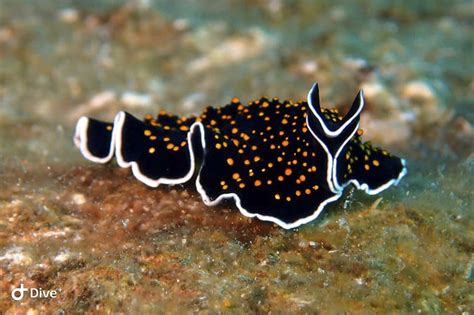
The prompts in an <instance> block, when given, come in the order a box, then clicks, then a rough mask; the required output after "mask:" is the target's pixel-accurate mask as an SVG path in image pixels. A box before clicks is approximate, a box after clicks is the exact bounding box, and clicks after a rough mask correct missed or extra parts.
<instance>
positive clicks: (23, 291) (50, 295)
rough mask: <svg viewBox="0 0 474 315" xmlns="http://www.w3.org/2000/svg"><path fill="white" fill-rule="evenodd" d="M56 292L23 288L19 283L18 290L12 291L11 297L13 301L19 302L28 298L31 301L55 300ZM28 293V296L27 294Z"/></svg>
mask: <svg viewBox="0 0 474 315" xmlns="http://www.w3.org/2000/svg"><path fill="white" fill-rule="evenodd" d="M58 291H60V290H59V289H58V290H44V289H42V288H39V289H38V288H25V286H24V284H23V283H21V284H20V287H19V288H15V289H13V290H12V293H11V296H12V299H14V300H15V301H21V300H23V298H25V295H26V297H30V298H32V299H55V298H56V297H57V296H58ZM27 293H29V294H27Z"/></svg>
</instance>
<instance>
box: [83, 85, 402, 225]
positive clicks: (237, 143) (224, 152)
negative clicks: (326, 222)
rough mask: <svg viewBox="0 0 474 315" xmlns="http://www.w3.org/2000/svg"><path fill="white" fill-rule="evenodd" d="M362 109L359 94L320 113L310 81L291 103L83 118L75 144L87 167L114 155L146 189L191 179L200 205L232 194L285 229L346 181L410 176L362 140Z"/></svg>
mask: <svg viewBox="0 0 474 315" xmlns="http://www.w3.org/2000/svg"><path fill="white" fill-rule="evenodd" d="M363 107H364V97H363V93H362V91H360V92H359V93H358V95H357V97H356V98H355V100H354V102H353V104H352V106H351V108H350V110H349V112H348V113H347V114H346V115H345V116H344V117H341V116H340V115H339V113H338V111H337V110H336V109H324V108H321V107H320V104H319V91H318V85H317V84H314V85H313V87H312V88H311V90H310V91H309V93H308V98H307V101H303V102H296V103H294V102H291V101H283V102H280V100H279V99H278V98H273V99H267V98H261V99H259V100H256V101H252V102H250V103H249V104H248V105H243V104H242V103H241V102H240V101H239V99H237V98H234V99H232V101H231V103H230V104H228V105H226V106H224V107H221V108H213V107H208V108H206V109H205V110H204V112H203V113H202V114H201V115H200V116H197V117H194V116H193V117H181V118H180V117H178V116H175V115H171V114H169V113H165V112H160V113H159V114H158V116H157V117H153V116H151V115H147V116H145V119H144V120H143V121H141V120H138V119H137V118H135V117H133V116H132V115H130V114H128V113H126V112H119V113H118V114H117V116H116V117H115V120H114V122H113V123H107V122H102V121H99V120H95V119H92V118H87V117H81V118H80V119H79V121H78V123H77V126H76V132H75V135H74V142H75V144H76V146H77V147H78V148H79V149H80V150H81V152H82V154H83V155H84V157H85V158H86V159H88V160H90V161H93V162H97V163H107V162H109V161H111V160H112V158H113V156H114V155H115V158H116V160H117V163H118V165H119V166H121V167H131V168H132V172H133V174H134V175H135V177H136V178H137V179H139V180H140V181H142V182H143V183H145V184H146V185H148V186H151V187H157V186H158V185H160V184H168V185H174V184H182V183H185V182H187V181H189V180H191V179H193V178H195V183H196V188H197V191H198V192H199V194H200V195H201V197H202V199H203V201H204V203H205V204H206V205H215V204H217V203H219V202H220V201H221V200H223V199H229V198H232V199H234V201H235V204H236V206H237V207H238V209H239V210H240V212H241V213H242V214H243V215H245V216H248V217H257V218H258V219H260V220H264V221H271V222H274V223H276V224H278V225H279V226H281V227H283V228H285V229H291V228H295V227H298V226H300V225H301V224H305V223H308V222H310V221H312V220H314V219H315V218H317V217H318V215H319V214H320V213H321V211H322V210H323V209H324V207H325V206H326V205H327V204H328V203H330V202H333V201H335V200H337V199H338V198H340V197H341V195H342V192H343V190H344V188H345V187H346V186H348V185H349V184H353V185H354V186H355V187H356V188H358V189H361V190H363V191H365V192H366V193H368V194H371V195H372V194H377V193H379V192H381V191H383V190H385V189H386V188H388V187H390V186H391V185H396V184H398V182H399V181H400V179H401V178H402V177H403V176H404V175H405V174H406V172H407V170H406V165H405V164H406V163H405V160H403V159H400V158H398V157H396V156H393V155H392V154H390V153H389V152H388V151H386V150H384V149H380V148H376V147H373V146H372V145H371V144H370V143H368V142H365V143H364V142H362V138H361V136H362V131H361V130H360V129H359V121H360V113H361V111H362V109H363ZM199 161H200V162H201V163H199ZM196 174H197V176H194V175H196Z"/></svg>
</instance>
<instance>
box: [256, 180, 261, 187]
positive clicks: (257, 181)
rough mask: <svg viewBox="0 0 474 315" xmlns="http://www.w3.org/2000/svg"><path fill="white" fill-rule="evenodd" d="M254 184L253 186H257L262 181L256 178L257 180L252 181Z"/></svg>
mask: <svg viewBox="0 0 474 315" xmlns="http://www.w3.org/2000/svg"><path fill="white" fill-rule="evenodd" d="M254 185H255V187H258V186H260V185H262V181H260V180H258V179H257V180H256V181H255V182H254Z"/></svg>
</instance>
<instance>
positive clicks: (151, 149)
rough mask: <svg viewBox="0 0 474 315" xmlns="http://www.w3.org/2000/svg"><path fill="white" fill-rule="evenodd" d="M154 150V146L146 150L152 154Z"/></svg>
mask: <svg viewBox="0 0 474 315" xmlns="http://www.w3.org/2000/svg"><path fill="white" fill-rule="evenodd" d="M155 151H156V149H155V148H149V149H148V152H149V153H150V154H153V153H155Z"/></svg>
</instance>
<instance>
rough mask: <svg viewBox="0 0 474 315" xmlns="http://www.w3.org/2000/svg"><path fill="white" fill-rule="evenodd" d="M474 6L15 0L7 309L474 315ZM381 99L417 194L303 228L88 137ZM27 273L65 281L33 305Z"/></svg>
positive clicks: (4, 86)
mask: <svg viewBox="0 0 474 315" xmlns="http://www.w3.org/2000/svg"><path fill="white" fill-rule="evenodd" d="M473 21H474V5H473V3H472V1H469V0H466V1H462V0H459V1H447V0H433V1H422V2H417V1H405V0H398V1H385V0H371V1H369V0H360V1H339V2H334V1H310V0H288V1H283V0H253V1H252V0H244V1H233V0H226V1H210V0H200V1H197V0H182V1H164V0H156V1H152V0H136V1H109V0H101V1H96V0H82V1H52V0H51V1H50V0H44V1H27V0H25V1H14V0H0V288H1V290H0V312H2V311H3V312H5V313H8V314H14V313H15V312H17V313H18V312H19V313H22V312H26V311H30V312H32V313H29V314H39V313H41V312H51V311H66V312H85V311H91V312H98V313H101V312H119V311H122V312H126V313H129V312H138V311H140V312H150V313H156V312H158V313H160V312H166V311H170V312H182V311H201V310H208V311H211V312H214V311H215V312H222V311H226V310H227V311H232V310H233V311H242V312H253V313H267V312H270V311H273V312H275V311H278V310H288V311H293V312H300V313H314V312H329V313H331V312H338V311H352V312H356V313H357V312H363V313H365V312H366V311H368V312H369V313H370V312H373V313H386V312H402V313H406V312H408V313H411V312H418V311H419V312H423V313H445V312H448V313H463V312H464V313H465V314H469V312H472V311H473V309H474V307H473V305H474V296H473V294H472V292H473V290H472V280H473V277H474V276H473V271H474V259H473V256H472V254H473V244H474V235H473V234H474V225H473V217H474V206H473V199H474V196H473V192H472V187H473V185H474V154H473V153H474V130H473V123H474V110H473V109H474V81H473V73H474V71H473V70H474V69H473V68H474V66H473V62H472V58H473V55H474V54H473V52H474V51H473V44H474V36H473ZM314 81H317V82H318V83H319V86H320V92H321V101H322V105H323V106H324V107H338V108H340V109H341V110H342V111H344V110H347V108H348V106H349V105H350V104H351V103H352V100H353V98H354V97H355V95H356V93H357V91H358V90H359V89H363V90H364V92H365V96H366V104H367V105H366V108H365V110H364V112H363V114H362V123H361V126H362V128H364V130H365V135H364V137H365V139H366V140H371V141H372V142H373V143H374V144H376V145H381V146H384V147H386V148H387V149H389V150H390V151H392V152H393V153H395V154H396V155H399V156H401V157H404V158H406V159H407V160H408V176H407V177H406V178H405V179H404V180H403V181H402V183H401V184H400V186H399V187H395V188H391V189H390V190H388V191H387V192H384V193H383V194H382V195H380V196H375V197H368V196H365V195H364V194H362V193H360V192H357V191H354V190H352V189H348V191H347V193H346V195H345V196H344V198H342V199H341V200H340V201H339V202H337V203H335V204H334V205H332V206H331V207H328V209H327V210H326V211H325V215H324V216H322V217H321V218H318V220H316V221H315V222H313V223H311V224H309V225H307V226H305V227H302V228H300V229H299V230H298V231H283V230H282V229H280V228H278V227H274V226H272V225H271V224H269V223H262V222H255V220H250V219H248V218H243V217H242V216H241V215H240V214H239V213H238V211H237V210H236V208H235V207H234V206H233V205H232V204H231V203H228V204H223V205H221V206H218V207H216V208H207V207H205V206H203V205H202V202H201V200H200V197H199V195H198V194H196V193H195V189H194V187H193V186H192V185H190V186H185V187H160V188H158V189H155V190H153V189H149V188H147V187H144V185H142V184H141V183H139V182H137V181H136V180H135V179H134V178H132V176H130V174H129V171H128V170H123V169H122V170H120V169H118V167H117V166H116V165H114V164H113V163H112V165H109V166H97V165H92V164H91V163H89V162H87V161H85V160H84V159H83V158H82V156H81V155H80V152H79V151H78V150H77V149H76V148H75V147H74V145H73V143H72V135H73V130H74V126H75V123H76V121H77V119H78V118H79V117H80V116H83V115H87V116H92V117H95V118H100V119H104V120H109V121H111V120H113V118H114V116H115V114H116V112H118V111H119V110H126V111H128V112H130V113H132V114H134V115H136V116H142V115H144V114H146V113H153V114H154V113H157V112H158V111H159V110H160V109H166V110H169V111H172V112H175V113H177V114H179V115H190V114H197V113H199V112H201V111H202V109H203V108H204V107H206V106H208V105H211V106H220V105H225V104H227V103H228V102H229V101H230V99H231V98H232V97H233V96H238V97H240V99H241V100H242V101H243V102H246V101H250V100H252V99H255V98H259V97H261V96H263V95H268V96H270V97H273V96H278V97H280V98H281V99H287V98H288V99H289V98H291V99H294V100H304V99H305V97H306V93H307V91H308V89H309V88H310V87H311V85H312V83H313V82H314ZM20 283H25V284H27V285H29V286H30V287H40V286H41V287H43V288H61V292H62V293H61V294H60V295H59V297H58V298H57V299H54V300H33V299H26V300H23V301H21V302H15V301H13V300H12V299H11V298H10V292H11V290H12V289H13V288H15V287H17V286H18V285H19V284H20Z"/></svg>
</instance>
